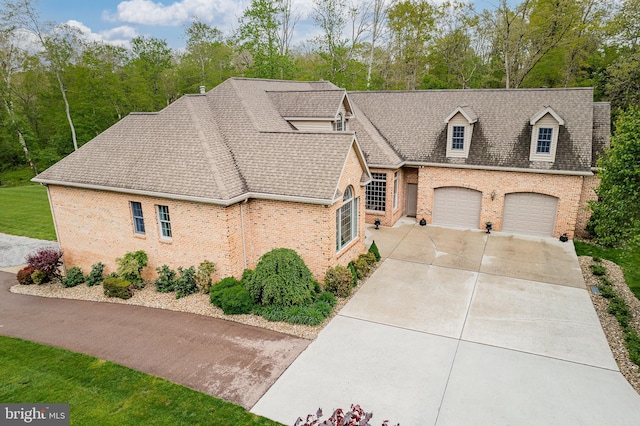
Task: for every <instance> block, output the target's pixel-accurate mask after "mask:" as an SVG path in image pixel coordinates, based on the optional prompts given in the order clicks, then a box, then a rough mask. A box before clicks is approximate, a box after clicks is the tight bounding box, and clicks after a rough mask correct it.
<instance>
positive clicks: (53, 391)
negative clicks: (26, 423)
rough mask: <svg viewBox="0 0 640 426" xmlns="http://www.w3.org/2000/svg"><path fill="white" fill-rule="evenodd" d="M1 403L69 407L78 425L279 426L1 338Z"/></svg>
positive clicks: (78, 358)
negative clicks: (54, 404) (49, 404)
mask: <svg viewBox="0 0 640 426" xmlns="http://www.w3.org/2000/svg"><path fill="white" fill-rule="evenodd" d="M0 360H2V362H0V377H2V380H0V401H2V402H4V403H26V402H30V403H68V404H69V406H70V410H71V416H70V417H71V424H77V425H97V424H99V425H118V426H120V425H144V426H148V425H278V424H279V423H276V422H273V421H271V420H269V419H266V418H264V417H258V416H256V415H254V414H252V413H249V412H248V411H246V410H245V409H244V408H242V407H240V406H238V405H235V404H231V403H229V402H225V401H222V400H220V399H218V398H214V397H212V396H209V395H206V394H203V393H200V392H196V391H194V390H192V389H189V388H186V387H184V386H181V385H177V384H175V383H171V382H169V381H167V380H164V379H161V378H158V377H154V376H150V375H147V374H144V373H141V372H139V371H135V370H131V369H130V368H126V367H123V366H121V365H118V364H114V363H112V362H108V361H103V360H100V359H97V358H94V357H90V356H87V355H82V354H78V353H75V352H69V351H66V350H63V349H59V348H53V347H50V346H43V345H40V344H37V343H33V342H28V341H25V340H19V339H14V338H11V337H5V336H0Z"/></svg>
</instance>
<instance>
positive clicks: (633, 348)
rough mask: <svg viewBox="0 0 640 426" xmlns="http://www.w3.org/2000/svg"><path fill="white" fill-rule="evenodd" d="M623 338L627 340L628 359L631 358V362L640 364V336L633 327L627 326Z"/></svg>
mask: <svg viewBox="0 0 640 426" xmlns="http://www.w3.org/2000/svg"><path fill="white" fill-rule="evenodd" d="M624 340H625V342H627V349H628V350H629V359H631V362H633V363H635V364H637V365H640V336H638V333H637V332H636V331H635V330H634V329H632V328H630V327H629V329H628V330H627V331H625V333H624Z"/></svg>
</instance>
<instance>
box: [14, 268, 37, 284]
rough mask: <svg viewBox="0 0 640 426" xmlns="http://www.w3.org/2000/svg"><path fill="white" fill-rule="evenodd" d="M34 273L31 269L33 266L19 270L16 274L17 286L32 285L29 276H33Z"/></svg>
mask: <svg viewBox="0 0 640 426" xmlns="http://www.w3.org/2000/svg"><path fill="white" fill-rule="evenodd" d="M34 272H35V269H34V268H33V266H29V265H27V266H25V267H24V268H22V269H20V270H19V271H18V273H17V274H16V279H17V280H18V284H22V285H31V284H33V280H32V279H31V274H33V273H34Z"/></svg>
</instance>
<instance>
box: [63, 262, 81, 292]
mask: <svg viewBox="0 0 640 426" xmlns="http://www.w3.org/2000/svg"><path fill="white" fill-rule="evenodd" d="M83 282H85V277H84V274H83V273H82V269H80V268H79V267H78V266H74V267H73V268H70V269H69V270H68V271H67V276H66V277H64V278H63V279H62V287H67V288H68V287H75V286H77V285H80V284H82V283H83Z"/></svg>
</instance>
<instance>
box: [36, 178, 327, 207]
mask: <svg viewBox="0 0 640 426" xmlns="http://www.w3.org/2000/svg"><path fill="white" fill-rule="evenodd" d="M31 181H32V182H37V183H40V184H43V185H58V186H68V187H72V188H82V189H93V190H97V191H109V192H119V193H122V194H133V195H143V196H146V197H157V198H166V199H169V200H179V201H192V202H196V203H204V204H216V205H219V206H224V207H228V206H231V205H233V204H236V203H239V202H241V201H246V200H249V199H251V198H255V199H260V200H275V201H290V202H294V203H307V204H318V205H324V206H330V205H332V204H333V203H334V202H335V200H331V199H322V198H309V197H297V196H292V195H277V194H267V193H261V192H246V193H244V194H242V195H238V196H237V197H233V198H230V199H228V200H223V199H218V198H206V197H196V196H192V195H182V194H168V193H164V192H155V191H146V190H143V189H130V188H118V187H114V186H103V185H95V184H90V183H78V182H64V181H58V180H50V179H41V178H37V177H35V178H33V179H31Z"/></svg>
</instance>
